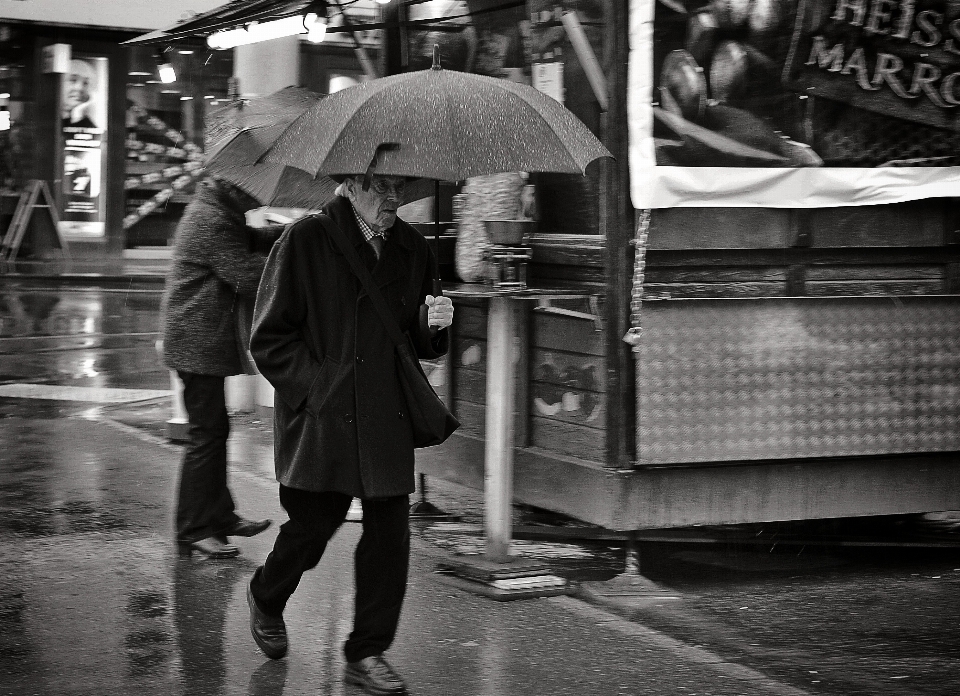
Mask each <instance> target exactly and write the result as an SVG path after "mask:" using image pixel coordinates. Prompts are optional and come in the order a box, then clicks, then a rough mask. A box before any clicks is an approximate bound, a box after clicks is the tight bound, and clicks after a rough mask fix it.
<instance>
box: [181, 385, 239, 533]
mask: <svg viewBox="0 0 960 696" xmlns="http://www.w3.org/2000/svg"><path fill="white" fill-rule="evenodd" d="M177 374H178V375H179V376H180V381H182V382H183V404H184V406H185V407H186V409H187V419H188V420H189V431H188V433H189V434H188V437H189V440H188V442H187V446H186V448H185V450H184V453H183V463H182V465H181V467H180V483H179V487H178V492H177V512H176V522H175V524H176V535H177V540H178V541H183V542H193V541H199V540H201V539H206V538H207V537H211V536H215V535H220V534H223V533H224V532H225V531H226V530H227V529H229V528H230V527H232V526H233V525H234V524H235V523H236V522H237V521H238V520H239V519H240V518H239V517H238V516H237V514H236V513H235V512H234V509H235V507H234V503H233V496H231V495H230V489H229V488H227V438H228V437H229V436H230V416H229V414H228V413H227V403H226V397H225V395H224V391H223V389H224V378H223V377H217V376H215V375H198V374H194V373H192V372H182V371H178V372H177Z"/></svg>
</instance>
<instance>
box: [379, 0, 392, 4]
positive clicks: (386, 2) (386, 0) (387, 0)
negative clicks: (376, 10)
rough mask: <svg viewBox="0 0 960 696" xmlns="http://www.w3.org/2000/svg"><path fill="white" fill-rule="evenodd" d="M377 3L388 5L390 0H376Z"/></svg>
mask: <svg viewBox="0 0 960 696" xmlns="http://www.w3.org/2000/svg"><path fill="white" fill-rule="evenodd" d="M377 3H378V4H380V5H389V4H390V0H377Z"/></svg>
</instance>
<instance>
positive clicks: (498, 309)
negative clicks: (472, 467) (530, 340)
mask: <svg viewBox="0 0 960 696" xmlns="http://www.w3.org/2000/svg"><path fill="white" fill-rule="evenodd" d="M516 334H517V309H516V306H515V305H514V303H513V302H511V301H510V300H509V299H507V298H506V297H492V298H490V310H489V314H488V316H487V413H486V446H485V448H484V510H485V528H486V529H485V531H486V554H487V556H488V557H489V558H490V559H491V560H495V561H506V560H508V558H509V556H510V537H511V535H512V528H511V525H512V518H511V504H512V502H513V429H514V419H513V406H514V385H515V382H516V379H515V377H516V375H515V371H516V346H515V344H514V340H513V337H514V336H515V335H516Z"/></svg>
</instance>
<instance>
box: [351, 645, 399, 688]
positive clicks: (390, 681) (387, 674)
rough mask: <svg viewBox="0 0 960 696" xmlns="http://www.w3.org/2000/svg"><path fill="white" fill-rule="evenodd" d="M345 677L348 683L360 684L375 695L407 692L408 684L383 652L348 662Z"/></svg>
mask: <svg viewBox="0 0 960 696" xmlns="http://www.w3.org/2000/svg"><path fill="white" fill-rule="evenodd" d="M343 678H344V680H345V681H346V682H347V684H353V685H354V686H359V687H360V688H361V689H363V690H364V691H366V692H367V693H368V694H374V695H375V696H387V695H389V694H405V693H407V685H406V684H405V683H404V682H403V679H401V678H400V675H399V674H397V673H396V672H395V671H394V670H393V667H391V666H390V663H389V662H387V660H386V658H385V657H384V656H383V654H380V655H373V656H371V657H365V658H363V659H362V660H360V661H358V662H348V663H347V667H346V669H345V670H344V673H343Z"/></svg>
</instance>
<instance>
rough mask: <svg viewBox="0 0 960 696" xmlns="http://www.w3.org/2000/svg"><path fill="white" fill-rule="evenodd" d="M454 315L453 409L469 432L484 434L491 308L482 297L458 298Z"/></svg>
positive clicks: (463, 427) (464, 429)
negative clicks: (488, 309) (487, 306)
mask: <svg viewBox="0 0 960 696" xmlns="http://www.w3.org/2000/svg"><path fill="white" fill-rule="evenodd" d="M455 307H456V309H455V311H454V315H453V331H452V334H453V345H452V346H451V353H452V354H453V366H454V368H453V369H454V376H453V412H454V413H455V414H456V415H457V418H459V419H460V431H461V432H462V433H463V434H465V435H474V436H476V437H483V435H484V421H485V416H484V403H485V402H486V389H487V311H486V306H485V304H484V303H483V302H482V301H481V300H457V303H456V305H455Z"/></svg>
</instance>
